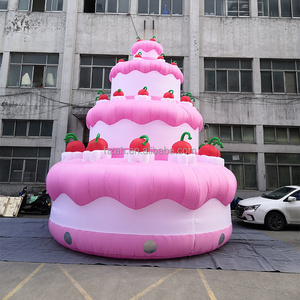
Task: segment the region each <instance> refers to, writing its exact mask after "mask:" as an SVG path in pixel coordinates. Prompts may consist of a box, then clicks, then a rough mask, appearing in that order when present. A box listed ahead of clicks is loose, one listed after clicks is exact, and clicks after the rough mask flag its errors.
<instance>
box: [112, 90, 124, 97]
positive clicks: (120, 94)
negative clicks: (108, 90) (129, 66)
mask: <svg viewBox="0 0 300 300" xmlns="http://www.w3.org/2000/svg"><path fill="white" fill-rule="evenodd" d="M113 96H115V97H118V96H124V93H123V92H122V90H121V89H118V90H116V91H115V92H114V93H113Z"/></svg>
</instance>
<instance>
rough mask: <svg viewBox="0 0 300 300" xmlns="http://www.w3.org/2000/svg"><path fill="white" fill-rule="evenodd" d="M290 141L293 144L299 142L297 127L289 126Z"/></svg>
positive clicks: (299, 135) (299, 133) (299, 132)
mask: <svg viewBox="0 0 300 300" xmlns="http://www.w3.org/2000/svg"><path fill="white" fill-rule="evenodd" d="M289 132H290V143H291V144H294V145H299V144H300V131H299V128H290V130H289Z"/></svg>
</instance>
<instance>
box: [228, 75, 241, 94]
mask: <svg viewBox="0 0 300 300" xmlns="http://www.w3.org/2000/svg"><path fill="white" fill-rule="evenodd" d="M239 85H240V84H239V72H238V71H228V91H229V92H238V91H239Z"/></svg>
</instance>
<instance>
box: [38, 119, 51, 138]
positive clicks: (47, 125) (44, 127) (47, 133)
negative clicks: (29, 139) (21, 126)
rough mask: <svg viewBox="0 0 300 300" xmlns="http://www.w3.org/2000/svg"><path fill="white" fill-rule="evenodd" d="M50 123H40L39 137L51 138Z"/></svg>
mask: <svg viewBox="0 0 300 300" xmlns="http://www.w3.org/2000/svg"><path fill="white" fill-rule="evenodd" d="M52 127H53V122H52V121H42V129H41V136H52Z"/></svg>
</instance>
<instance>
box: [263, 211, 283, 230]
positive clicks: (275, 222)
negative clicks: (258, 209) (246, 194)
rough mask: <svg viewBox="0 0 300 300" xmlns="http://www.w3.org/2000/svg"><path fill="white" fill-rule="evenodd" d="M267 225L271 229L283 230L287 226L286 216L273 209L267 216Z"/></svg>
mask: <svg viewBox="0 0 300 300" xmlns="http://www.w3.org/2000/svg"><path fill="white" fill-rule="evenodd" d="M265 225H266V227H267V228H268V229H269V230H275V231H279V230H282V229H283V228H284V227H285V218H284V216H283V215H282V214H281V213H279V212H277V211H271V212H269V213H268V214H267V216H266V219H265Z"/></svg>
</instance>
